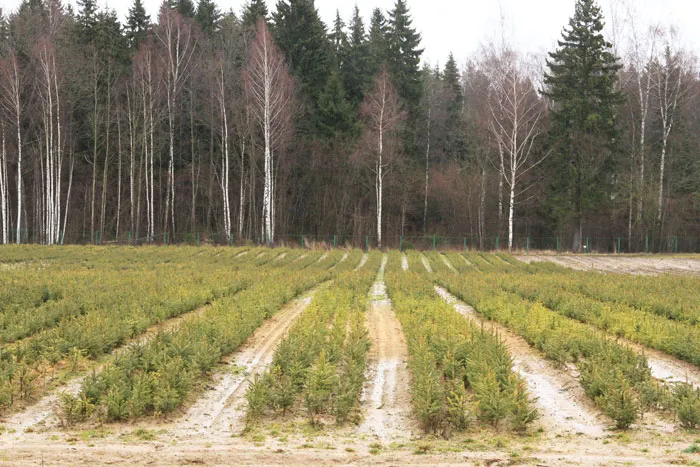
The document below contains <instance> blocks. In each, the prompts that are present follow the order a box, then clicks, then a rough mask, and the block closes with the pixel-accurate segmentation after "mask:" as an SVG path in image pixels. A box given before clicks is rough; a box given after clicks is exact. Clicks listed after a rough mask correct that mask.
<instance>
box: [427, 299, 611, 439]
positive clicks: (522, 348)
mask: <svg viewBox="0 0 700 467" xmlns="http://www.w3.org/2000/svg"><path fill="white" fill-rule="evenodd" d="M435 290H436V291H437V293H438V295H440V296H441V297H442V298H443V299H444V300H445V301H447V302H448V303H450V304H452V305H453V306H454V308H455V310H456V311H457V312H458V313H459V314H461V315H462V316H464V317H465V318H467V319H469V320H470V321H473V322H474V323H476V324H478V325H479V326H483V327H484V328H485V329H488V330H490V331H494V332H496V333H498V335H499V336H500V337H501V339H502V340H503V342H504V343H505V344H506V345H507V346H508V349H509V350H510V352H511V355H512V356H513V366H514V369H515V371H517V372H518V373H520V374H521V375H522V376H523V378H525V381H526V382H527V386H528V389H529V390H530V393H531V394H532V396H533V397H535V398H536V404H537V407H538V409H539V411H540V414H541V423H542V424H543V425H544V428H545V430H547V431H548V432H551V431H554V432H555V433H559V434H561V433H584V434H586V435H593V436H600V435H602V434H603V433H604V430H605V426H606V425H608V424H609V423H610V420H608V419H606V418H605V417H604V416H603V415H602V414H601V413H600V412H599V411H598V410H597V409H596V408H595V407H594V406H593V403H592V402H591V401H590V400H589V399H588V398H587V397H586V395H585V394H584V392H583V388H582V387H581V385H580V384H579V383H578V381H577V380H576V378H574V377H573V376H572V375H571V373H569V372H567V371H564V370H560V369H557V368H555V367H554V366H552V365H550V364H549V363H548V362H547V361H546V359H545V358H544V357H543V356H542V355H540V354H539V352H537V350H535V349H533V348H532V347H530V345H528V343H527V342H526V341H525V339H523V338H521V337H520V336H518V335H517V334H515V333H513V332H511V331H510V330H508V329H507V328H505V327H504V326H501V325H499V324H497V323H495V322H493V321H487V320H484V319H482V318H481V316H479V314H478V313H477V312H476V311H475V310H474V309H473V308H472V307H470V306H468V305H467V304H465V303H463V302H461V301H459V300H457V299H456V298H455V297H454V296H453V295H451V294H450V293H449V292H447V291H446V290H445V289H443V288H441V287H437V286H436V287H435Z"/></svg>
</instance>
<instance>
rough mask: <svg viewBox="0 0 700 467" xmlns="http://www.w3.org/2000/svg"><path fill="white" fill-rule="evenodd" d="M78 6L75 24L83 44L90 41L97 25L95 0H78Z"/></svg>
mask: <svg viewBox="0 0 700 467" xmlns="http://www.w3.org/2000/svg"><path fill="white" fill-rule="evenodd" d="M78 7H79V8H80V11H79V12H78V18H77V26H78V30H79V37H80V41H81V42H82V43H84V44H89V43H92V42H93V40H94V35H95V27H96V26H97V1H96V0H78Z"/></svg>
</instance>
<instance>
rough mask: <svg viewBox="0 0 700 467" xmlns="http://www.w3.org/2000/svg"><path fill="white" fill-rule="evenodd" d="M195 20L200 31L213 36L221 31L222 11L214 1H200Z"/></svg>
mask: <svg viewBox="0 0 700 467" xmlns="http://www.w3.org/2000/svg"><path fill="white" fill-rule="evenodd" d="M194 19H195V21H196V22H197V24H198V25H199V29H200V30H201V31H202V32H203V33H205V34H207V35H209V36H211V35H213V34H214V33H215V32H216V31H217V30H218V29H219V21H221V11H219V7H217V6H216V3H214V1H213V0H199V3H198V4H197V13H196V14H195V16H194Z"/></svg>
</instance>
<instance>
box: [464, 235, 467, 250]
mask: <svg viewBox="0 0 700 467" xmlns="http://www.w3.org/2000/svg"><path fill="white" fill-rule="evenodd" d="M464 251H467V237H464Z"/></svg>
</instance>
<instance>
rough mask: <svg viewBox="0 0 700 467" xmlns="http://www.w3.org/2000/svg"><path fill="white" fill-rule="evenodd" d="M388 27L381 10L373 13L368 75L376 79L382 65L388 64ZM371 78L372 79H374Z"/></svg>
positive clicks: (368, 47)
mask: <svg viewBox="0 0 700 467" xmlns="http://www.w3.org/2000/svg"><path fill="white" fill-rule="evenodd" d="M387 34H388V26H387V23H386V18H385V17H384V13H382V10H380V9H379V8H375V9H374V11H372V19H371V21H370V25H369V41H368V43H367V49H368V57H369V60H368V69H367V71H368V73H369V75H370V76H371V77H372V78H374V75H376V74H377V73H378V72H379V70H380V69H381V67H382V65H386V64H387V60H388V58H389V43H388V40H387ZM372 78H371V79H372Z"/></svg>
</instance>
